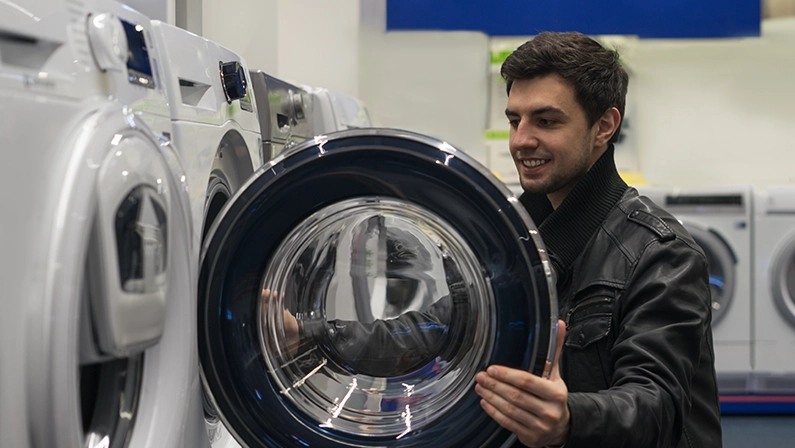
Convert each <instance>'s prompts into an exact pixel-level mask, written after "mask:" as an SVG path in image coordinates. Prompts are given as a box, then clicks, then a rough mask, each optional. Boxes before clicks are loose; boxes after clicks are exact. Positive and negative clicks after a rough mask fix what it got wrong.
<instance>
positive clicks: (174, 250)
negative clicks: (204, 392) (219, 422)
mask: <svg viewBox="0 0 795 448" xmlns="http://www.w3.org/2000/svg"><path fill="white" fill-rule="evenodd" d="M150 28H151V27H150V25H149V21H148V19H147V18H146V17H144V16H142V15H140V14H138V13H136V12H135V11H133V10H131V9H129V8H126V7H124V6H122V5H121V4H118V3H113V2H100V1H91V2H78V1H62V2H61V1H49V0H48V1H26V2H20V3H9V2H5V3H2V4H0V73H1V74H2V76H0V115H2V119H0V134H2V136H3V144H4V148H6V151H4V154H6V157H7V159H6V162H7V166H8V167H10V168H11V169H9V170H7V173H6V174H5V175H4V176H3V177H2V188H0V189H1V190H2V191H3V201H2V206H3V210H4V216H8V217H13V219H7V220H6V219H4V220H3V229H2V230H3V231H2V235H0V239H1V240H2V247H3V253H2V259H3V268H4V269H3V274H2V275H3V278H2V284H3V287H4V290H5V291H4V294H3V297H2V305H3V308H4V309H6V310H7V312H5V313H3V322H2V329H0V332H2V334H0V340H2V341H3V342H2V352H0V355H2V359H0V365H1V366H2V369H3V372H2V373H3V374H2V376H1V377H0V397H2V400H0V439H1V441H2V446H4V447H5V446H9V447H23V448H24V447H28V446H31V447H39V446H47V447H85V446H89V447H98V446H106V447H110V446H113V447H122V446H137V447H143V446H151V447H161V446H178V445H179V443H180V441H181V440H182V439H183V433H182V427H183V426H184V424H185V422H186V420H187V417H186V413H185V412H184V411H183V406H182V403H183V402H184V400H185V397H186V393H187V386H186V384H185V383H186V379H187V378H188V377H187V373H188V369H187V364H185V363H183V362H182V361H180V360H181V359H183V357H182V354H183V353H184V352H185V351H187V349H188V347H190V342H192V341H189V340H188V339H187V338H186V337H185V334H184V332H183V330H184V329H185V328H186V327H185V326H184V325H186V324H187V323H188V322H189V321H190V320H191V319H190V317H185V313H188V310H187V309H185V308H184V306H185V305H187V301H186V299H187V297H188V296H189V295H190V293H191V291H192V289H191V288H192V287H193V285H194V284H195V279H194V278H192V277H191V272H190V270H189V269H188V268H187V266H188V263H187V261H188V260H187V258H188V257H187V255H188V253H189V252H188V249H189V244H190V240H189V229H190V228H189V224H190V222H189V213H188V210H189V208H188V202H187V201H188V196H187V190H186V185H185V183H184V181H185V179H184V172H182V169H181V166H180V163H179V159H178V157H177V154H176V153H175V152H174V150H173V148H172V147H171V145H170V140H169V139H168V133H167V132H165V131H163V130H160V129H156V126H157V125H156V123H157V122H158V121H160V122H161V123H163V121H162V120H158V118H157V116H158V108H159V110H161V111H162V110H163V109H162V107H163V105H164V104H165V100H164V99H163V95H162V87H161V80H160V78H159V73H158V62H159V61H158V60H157V57H156V56H155V54H156V52H155V51H154V48H153V47H152V41H151V34H150V33H151V29H150ZM158 103H159V104H158ZM150 125H151V126H150ZM183 366H184V368H183Z"/></svg>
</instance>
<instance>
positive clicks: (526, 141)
mask: <svg viewBox="0 0 795 448" xmlns="http://www.w3.org/2000/svg"><path fill="white" fill-rule="evenodd" d="M509 143H510V145H511V148H513V149H515V150H522V149H536V148H538V137H537V136H536V134H535V132H534V130H533V127H532V126H529V125H527V124H525V123H522V122H520V123H519V126H517V127H516V129H514V130H513V132H511V137H510V142H509Z"/></svg>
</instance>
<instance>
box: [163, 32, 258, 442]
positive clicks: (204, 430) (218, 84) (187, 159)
mask: <svg viewBox="0 0 795 448" xmlns="http://www.w3.org/2000/svg"><path fill="white" fill-rule="evenodd" d="M153 34H154V40H155V42H156V47H157V49H158V51H160V54H161V59H162V60H163V61H164V62H163V64H162V71H163V74H164V75H163V77H164V80H165V90H166V93H167V96H168V99H169V106H170V115H171V126H172V129H173V134H172V137H173V141H174V145H175V147H176V148H177V151H178V153H179V155H180V160H181V161H182V163H183V166H184V167H185V171H186V174H187V183H188V190H189V196H190V207H191V221H192V228H193V229H194V233H193V240H192V242H191V251H190V253H191V255H190V263H189V265H190V266H191V267H192V268H193V269H194V271H198V266H199V253H200V249H201V245H202V239H203V236H204V235H205V233H206V232H207V230H208V229H209V228H210V226H211V225H212V223H213V221H214V220H215V218H216V217H217V216H218V213H219V212H220V210H221V209H222V208H223V206H224V205H225V204H226V203H227V201H228V200H229V198H230V197H231V196H232V195H233V194H234V193H235V192H236V191H237V190H238V189H239V188H240V187H241V186H242V185H243V184H244V183H245V182H246V181H247V179H248V178H249V177H250V176H251V175H252V174H253V173H254V170H255V169H257V168H259V167H260V166H261V165H262V137H261V133H260V127H259V120H258V114H257V104H256V101H255V96H254V91H253V89H252V88H251V80H250V78H249V75H248V73H247V70H246V63H245V60H243V59H242V58H241V57H240V56H238V55H237V54H235V53H233V52H231V51H230V50H228V49H226V48H224V47H221V46H220V45H218V44H216V43H214V42H212V41H209V40H207V39H205V38H203V37H201V36H198V35H196V34H193V33H190V32H188V31H185V30H183V29H180V28H177V27H175V26H172V25H169V24H167V23H163V22H159V21H153ZM194 288H195V284H194ZM190 303H191V311H190V312H188V313H187V315H186V316H188V317H189V318H190V319H192V325H191V327H190V330H189V331H188V332H186V337H188V338H190V339H191V340H192V341H193V344H192V346H191V351H190V353H191V356H192V363H193V364H192V366H193V370H192V373H191V378H190V380H189V381H187V383H188V384H189V385H190V393H189V394H187V395H188V399H187V400H185V401H184V403H183V405H184V406H185V408H186V409H187V411H186V412H188V414H189V415H190V419H189V422H188V424H187V426H186V427H185V429H184V433H185V446H191V447H200V446H213V447H215V448H218V447H226V446H236V445H237V444H236V443H235V442H234V439H233V438H232V437H231V435H229V434H228V433H227V432H226V431H225V430H224V427H223V426H222V425H220V422H219V421H218V419H217V417H216V416H215V411H214V409H213V408H212V406H211V404H210V403H209V402H207V401H206V400H205V398H204V396H203V393H202V388H201V384H200V377H199V368H198V365H199V361H198V355H197V351H196V343H195V341H196V325H195V316H196V300H195V293H194V294H193V295H192V296H191V299H190Z"/></svg>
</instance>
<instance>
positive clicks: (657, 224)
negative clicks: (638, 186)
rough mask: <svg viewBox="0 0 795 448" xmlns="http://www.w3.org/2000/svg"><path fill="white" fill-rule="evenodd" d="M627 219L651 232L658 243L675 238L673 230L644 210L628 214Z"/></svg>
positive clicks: (657, 217)
mask: <svg viewBox="0 0 795 448" xmlns="http://www.w3.org/2000/svg"><path fill="white" fill-rule="evenodd" d="M627 219H628V220H629V221H632V222H634V223H636V224H639V225H641V226H643V227H646V228H647V229H649V230H651V231H652V232H654V233H655V234H656V235H657V238H658V239H659V240H660V241H670V240H672V239H674V238H676V233H675V232H674V230H673V229H672V228H671V226H669V225H668V224H666V223H665V221H663V220H662V219H661V218H660V217H659V216H656V215H654V214H652V213H649V212H647V211H645V210H641V209H636V210H632V211H631V212H629V214H628V215H627Z"/></svg>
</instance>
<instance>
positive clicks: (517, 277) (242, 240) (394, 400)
mask: <svg viewBox="0 0 795 448" xmlns="http://www.w3.org/2000/svg"><path fill="white" fill-rule="evenodd" d="M198 300H199V327H200V328H199V332H200V334H199V350H200V357H201V362H202V369H203V375H204V376H203V378H204V381H205V386H206V391H207V394H208V397H209V399H210V400H211V401H212V402H213V405H214V406H213V407H214V408H215V409H216V410H217V413H218V416H219V418H220V419H221V420H222V421H223V423H224V424H225V425H226V426H227V427H228V428H229V430H230V431H231V432H232V433H233V434H234V435H235V437H236V438H237V439H238V441H240V442H241V443H242V444H244V445H247V446H251V447H255V446H296V447H298V446H301V447H305V446H317V447H333V446H357V447H359V446H360V447H369V446H373V447H375V446H379V447H383V446H412V447H418V446H430V445H438V444H440V443H441V444H444V446H460V447H464V446H473V447H476V446H503V445H507V444H510V443H511V442H512V441H513V436H512V435H511V434H510V433H509V432H507V431H505V430H503V429H501V428H500V427H499V425H497V424H496V423H495V422H494V421H493V420H491V418H489V417H488V415H486V414H485V412H483V411H482V410H481V408H480V405H479V400H480V399H479V397H478V396H477V395H476V394H475V392H474V376H475V374H476V373H477V372H479V371H481V370H483V369H484V368H485V367H487V366H488V365H491V364H502V365H508V366H511V367H514V368H520V369H525V370H529V371H531V372H533V373H535V374H538V375H541V374H543V373H544V372H545V369H547V366H548V363H549V361H550V360H549V358H550V357H551V356H552V355H553V352H554V350H551V348H550V344H551V343H552V341H554V340H555V338H554V334H553V332H554V331H555V330H554V329H555V327H554V325H553V324H554V323H556V321H557V317H556V310H557V304H556V300H555V295H554V285H553V284H552V277H551V271H550V268H549V263H548V261H547V258H546V256H545V252H544V249H543V247H542V245H541V241H540V239H539V237H538V234H537V232H536V230H535V227H534V226H533V223H532V222H531V220H530V218H529V216H528V215H527V213H526V212H525V210H524V209H523V208H522V206H521V205H520V204H519V202H518V201H517V200H516V199H515V198H514V197H513V196H511V194H510V192H509V191H508V190H507V189H506V188H505V187H504V186H502V185H501V184H499V182H497V181H496V180H494V179H493V178H492V177H491V175H489V174H488V172H486V171H485V170H484V169H482V168H481V167H480V166H479V165H478V164H477V163H476V162H474V161H472V160H471V159H469V158H468V157H466V156H465V155H463V154H461V153H459V152H457V151H456V150H455V149H453V148H452V147H450V146H449V145H447V144H446V143H442V142H438V141H434V140H431V139H429V138H427V137H424V136H420V135H416V134H411V133H407V132H404V131H391V130H356V131H346V132H341V133H338V134H334V135H333V136H331V137H329V138H325V137H324V138H323V139H316V140H315V141H313V142H307V143H304V144H302V145H300V146H297V147H295V148H293V149H292V150H290V151H289V152H288V153H286V154H285V155H283V156H280V157H277V158H276V159H275V160H273V161H272V162H271V163H270V164H269V165H268V166H266V167H264V168H263V169H261V170H260V171H258V172H257V173H256V174H255V176H254V178H253V179H252V180H251V181H250V182H249V183H248V184H247V185H246V186H245V187H244V188H243V189H242V191H241V192H239V193H238V194H237V195H236V196H235V197H234V198H233V200H232V201H231V202H230V204H229V205H228V206H227V207H226V208H225V209H224V211H223V212H222V213H221V216H220V218H219V221H218V224H217V226H216V227H214V231H213V232H212V233H211V234H210V235H208V240H207V243H206V245H205V248H204V255H203V261H202V267H201V278H200V283H199V298H198Z"/></svg>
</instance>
